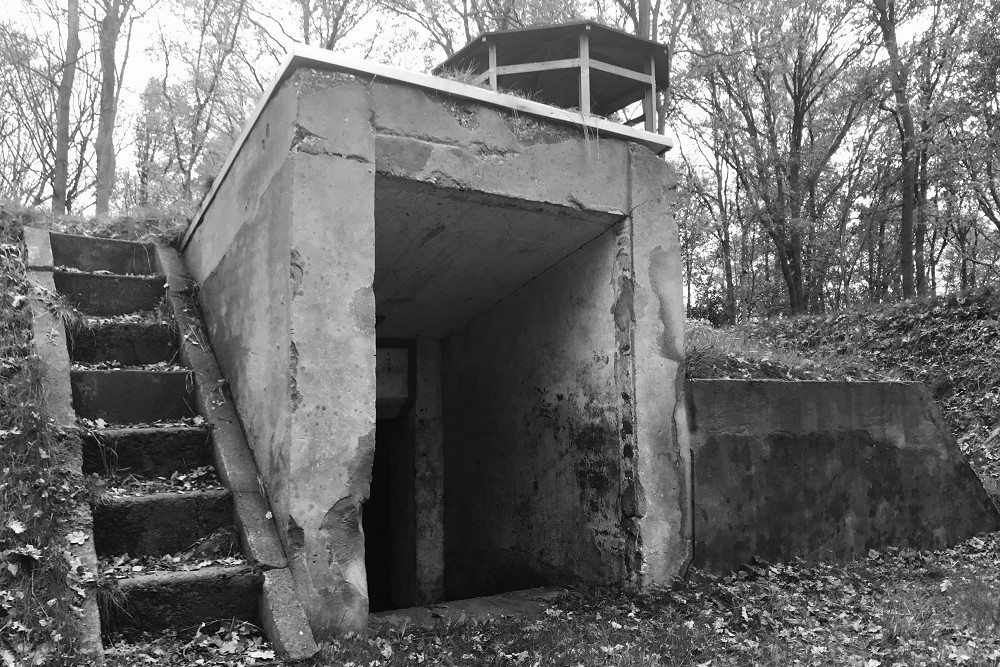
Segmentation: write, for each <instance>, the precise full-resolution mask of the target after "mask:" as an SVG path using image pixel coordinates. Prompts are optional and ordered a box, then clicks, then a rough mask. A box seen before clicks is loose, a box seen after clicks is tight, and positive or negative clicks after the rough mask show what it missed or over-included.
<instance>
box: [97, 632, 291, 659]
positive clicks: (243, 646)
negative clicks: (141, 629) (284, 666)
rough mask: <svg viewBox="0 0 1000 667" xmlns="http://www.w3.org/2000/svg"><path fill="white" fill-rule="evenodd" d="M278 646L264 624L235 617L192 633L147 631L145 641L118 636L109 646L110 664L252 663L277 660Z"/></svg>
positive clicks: (106, 654)
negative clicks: (154, 633) (268, 637)
mask: <svg viewBox="0 0 1000 667" xmlns="http://www.w3.org/2000/svg"><path fill="white" fill-rule="evenodd" d="M276 657H277V656H276V654H275V652H274V649H273V648H272V647H271V646H270V644H268V642H267V640H266V638H265V637H264V635H263V633H262V632H261V630H260V628H258V627H256V626H255V625H252V624H250V623H245V622H241V621H231V622H223V623H214V624H212V625H211V626H210V625H206V624H204V623H203V624H201V625H200V626H199V627H198V628H197V630H196V631H195V632H194V635H193V636H192V635H191V634H190V631H189V634H187V635H184V636H182V635H179V634H178V633H176V632H173V631H167V632H165V633H163V634H161V635H158V636H152V635H145V636H144V638H143V639H142V641H136V642H126V641H122V640H120V639H115V640H114V641H113V642H112V644H111V645H110V646H107V647H106V648H105V661H106V664H107V665H108V666H109V667H133V666H134V665H144V664H148V665H164V666H171V667H172V666H175V665H178V666H179V665H206V666H207V665H219V666H225V667H251V666H253V665H265V664H277V663H276V662H275V660H276Z"/></svg>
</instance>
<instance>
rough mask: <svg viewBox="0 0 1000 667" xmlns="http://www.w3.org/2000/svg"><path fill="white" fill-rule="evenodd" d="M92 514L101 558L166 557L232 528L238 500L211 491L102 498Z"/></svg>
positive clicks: (96, 545) (218, 491)
mask: <svg viewBox="0 0 1000 667" xmlns="http://www.w3.org/2000/svg"><path fill="white" fill-rule="evenodd" d="M93 513H94V547H95V548H96V549H97V555H98V556H117V555H121V554H126V553H127V554H129V555H130V556H162V555H164V554H173V553H178V552H181V551H184V550H186V549H188V548H190V547H192V546H193V545H194V544H195V543H196V542H197V541H198V540H200V539H202V538H204V537H207V536H209V535H211V534H212V533H213V532H214V531H215V530H217V529H218V528H222V527H223V526H229V525H232V523H233V497H232V494H230V493H229V491H226V490H222V489H219V490H216V489H211V490H204V491H189V492H185V493H151V494H148V495H144V496H125V497H121V498H103V499H101V500H100V501H99V502H98V503H96V504H95V505H94V507H93Z"/></svg>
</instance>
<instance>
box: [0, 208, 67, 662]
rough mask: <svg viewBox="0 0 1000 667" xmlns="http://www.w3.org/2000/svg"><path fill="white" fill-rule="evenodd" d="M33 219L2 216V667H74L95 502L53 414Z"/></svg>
mask: <svg viewBox="0 0 1000 667" xmlns="http://www.w3.org/2000/svg"><path fill="white" fill-rule="evenodd" d="M23 222H24V216H22V215H20V214H17V213H16V212H13V213H12V212H11V211H8V210H7V209H3V208H0V517H3V519H2V522H0V664H4V665H21V664H39V665H41V664H59V663H60V662H64V661H65V662H70V658H68V657H67V656H72V654H73V653H74V651H75V647H76V645H77V642H78V641H79V638H78V637H77V633H76V630H75V628H76V618H77V616H78V614H79V613H80V603H81V602H82V599H83V588H82V585H83V584H85V583H86V582H84V581H83V580H82V578H81V576H80V575H81V571H80V570H79V569H77V566H78V564H77V563H74V561H73V558H72V556H71V554H70V552H69V550H68V543H67V538H68V536H71V535H76V534H78V531H74V526H73V525H72V521H73V517H74V515H75V508H76V507H77V505H78V504H79V503H81V502H85V501H86V489H85V487H84V484H83V482H82V477H81V476H80V474H79V472H76V473H75V474H74V472H73V471H72V469H71V468H70V467H69V466H68V465H67V460H66V459H67V452H68V451H69V449H70V447H71V446H76V445H78V443H76V442H73V439H74V438H76V435H75V434H72V433H63V432H60V431H59V430H57V429H56V428H54V427H53V425H52V423H51V421H50V420H49V417H48V415H47V414H46V408H45V402H44V397H43V396H42V391H41V383H40V377H41V375H40V370H39V366H38V359H37V358H36V357H34V356H33V354H32V352H31V346H32V343H31V310H30V307H29V305H28V297H29V294H30V292H31V290H32V289H33V287H32V286H31V285H30V284H29V283H28V280H27V276H26V272H25V265H24V257H23V252H22V244H21V243H22V224H23Z"/></svg>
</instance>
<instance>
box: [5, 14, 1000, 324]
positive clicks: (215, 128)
mask: <svg viewBox="0 0 1000 667" xmlns="http://www.w3.org/2000/svg"><path fill="white" fill-rule="evenodd" d="M998 10H1000V4H998V3H996V2H994V1H991V0H900V2H895V1H894V0H802V1H801V2H798V1H794V0H784V1H781V0H740V1H739V2H736V1H731V0H650V1H649V2H645V3H642V4H641V5H640V3H639V2H637V0H13V1H10V0H9V1H8V2H7V3H6V4H5V9H4V10H3V12H4V14H0V199H2V200H7V201H10V202H14V203H18V204H21V205H26V206H34V207H44V208H51V209H52V210H53V211H55V212H60V213H61V212H69V213H73V212H76V213H96V214H98V215H105V214H112V213H124V214H128V215H132V216H142V215H145V214H147V213H149V214H154V213H155V214H156V215H162V214H164V213H167V214H172V215H175V216H178V217H183V216H188V215H190V214H191V213H193V211H194V210H196V208H197V205H198V203H199V201H200V199H201V198H202V197H203V196H204V194H205V192H206V191H207V189H208V188H209V186H210V184H211V179H212V177H213V176H214V175H215V173H216V171H217V169H218V167H219V166H220V164H221V163H222V161H223V160H224V159H225V157H226V154H227V153H228V151H229V150H230V148H231V147H232V145H233V142H234V141H235V138H236V137H237V135H238V134H239V132H240V130H241V128H242V126H243V124H244V122H245V120H246V118H247V116H248V114H249V113H250V111H251V110H252V108H253V106H254V104H255V103H256V101H257V99H258V97H259V96H260V94H261V92H262V90H263V89H264V87H265V86H266V85H267V84H268V82H269V80H270V78H271V76H272V75H273V73H274V71H275V69H276V67H277V65H278V63H279V62H280V61H281V59H282V58H283V57H284V55H285V53H286V52H287V50H288V49H289V48H290V45H291V44H292V43H294V42H301V43H305V44H312V45H317V46H321V47H324V48H328V49H332V50H334V51H339V52H345V53H349V54H353V55H357V56H360V57H364V58H370V59H373V60H377V61H380V62H383V63H387V64H391V65H397V66H402V67H406V68H408V69H417V70H428V69H430V68H431V67H432V66H434V65H436V64H437V63H439V62H441V61H442V60H444V59H445V58H446V57H447V56H449V55H451V54H453V53H455V52H456V51H457V50H458V49H460V48H461V47H462V46H464V44H465V43H466V42H467V41H469V40H470V39H473V38H475V37H476V36H477V35H479V34H480V33H482V32H485V31H493V30H504V29H510V28H518V27H525V26H530V25H538V24H549V23H557V22H563V21H571V20H579V19H593V20H597V21H600V22H603V23H606V24H608V25H611V26H614V27H617V28H620V29H622V30H625V31H627V32H630V33H632V34H637V35H641V36H646V37H648V38H651V39H654V40H657V41H660V42H662V43H664V44H666V45H667V46H668V47H669V49H670V56H671V60H672V64H671V71H670V80H671V82H670V86H669V88H668V89H667V90H665V91H663V92H662V93H661V96H660V99H659V101H658V102H659V123H660V129H661V131H665V132H668V133H673V134H675V135H676V136H677V138H678V142H677V147H676V148H675V149H674V150H673V151H671V153H670V154H669V155H668V158H667V159H668V160H670V161H672V162H673V163H674V164H675V165H676V167H677V171H678V174H679V176H680V181H681V186H680V189H679V192H678V198H677V206H676V215H677V219H678V222H679V223H680V228H681V241H682V244H683V248H684V271H685V291H686V303H687V308H688V316H689V317H692V318H700V319H705V320H708V321H710V322H711V323H713V324H716V325H719V324H724V323H736V322H745V321H750V320H754V319H758V318H760V317H764V316H770V315H775V314H798V313H806V312H812V313H819V312H827V311H831V310H837V309H842V308H845V307H848V306H851V305H855V304H861V303H881V302H891V301H899V300H904V299H910V298H914V297H918V296H921V295H930V294H942V293H951V292H955V291H968V290H973V289H977V288H992V287H996V286H1000V264H998V262H997V259H998V256H1000V130H998V124H1000V26H998V22H997V14H998ZM515 92H516V91H515Z"/></svg>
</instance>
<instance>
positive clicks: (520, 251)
mask: <svg viewBox="0 0 1000 667" xmlns="http://www.w3.org/2000/svg"><path fill="white" fill-rule="evenodd" d="M673 182H674V177H673V174H672V172H671V171H670V169H669V168H668V167H666V166H665V165H663V163H662V162H660V161H658V160H657V159H656V158H655V157H654V156H653V153H652V152H651V151H650V150H649V149H647V148H645V147H639V146H630V144H629V143H628V142H626V141H622V140H621V139H614V138H608V137H605V136H592V135H591V136H588V135H587V134H586V133H584V132H581V130H580V129H579V128H574V127H568V126H565V125H556V124H550V123H547V122H546V121H540V120H538V119H536V118H532V117H527V116H523V115H519V114H517V113H514V112H511V111H505V110H502V109H495V108H490V107H488V106H486V105H482V104H479V103H475V102H470V101H468V100H457V99H452V98H448V97H446V96H443V95H441V96H438V95H435V94H430V93H427V92H425V91H421V90H419V89H416V88H413V87H410V86H407V85H403V84H400V83H394V82H391V81H389V82H386V81H384V80H381V79H380V80H379V81H378V82H376V83H372V82H370V81H369V80H366V79H365V78H364V77H361V76H356V75H348V74H343V73H330V72H318V71H313V70H309V69H306V68H301V69H299V70H297V71H295V72H294V73H292V74H291V75H290V76H289V77H287V79H285V80H284V81H283V83H282V84H281V85H280V86H279V87H278V88H277V89H276V92H275V93H274V95H273V96H272V97H271V98H270V100H269V101H268V103H267V104H266V105H264V106H263V107H262V110H261V111H260V114H259V116H258V118H257V120H256V122H255V123H254V125H253V127H252V128H251V129H250V130H249V134H248V137H247V139H246V141H244V142H243V143H242V144H241V145H240V147H239V148H238V149H237V152H236V154H235V156H234V157H233V159H232V164H231V167H229V169H228V171H227V172H226V174H225V178H223V179H221V180H220V181H219V182H218V183H217V184H216V186H215V188H214V191H213V199H212V201H211V203H210V204H209V205H208V206H207V207H206V208H205V210H204V213H203V215H202V216H201V218H200V219H199V220H198V221H196V223H195V224H194V225H193V226H192V228H191V230H190V234H189V242H188V243H187V245H186V247H185V251H184V252H185V257H186V259H187V261H188V263H189V266H190V268H191V272H192V274H193V276H194V278H195V279H196V281H197V282H198V283H199V285H200V286H201V289H200V292H199V296H200V300H201V304H202V308H203V311H204V313H205V321H206V324H207V329H208V334H209V336H210V338H211V340H212V344H213V347H214V349H215V350H216V354H217V356H218V359H219V363H220V366H221V367H222V370H223V371H224V372H225V375H226V376H227V377H228V378H229V380H230V383H231V384H230V386H231V388H232V391H233V397H234V400H235V403H236V406H237V408H238V410H239V414H240V418H241V420H242V422H243V424H244V427H245V429H246V433H247V437H248V441H249V442H250V445H251V447H252V448H253V451H254V455H255V458H256V460H257V462H258V465H259V468H260V473H261V478H262V480H263V483H264V486H265V488H266V490H267V495H268V497H269V498H270V501H271V506H272V508H273V509H274V512H275V518H276V521H277V524H278V530H279V534H280V536H281V539H282V542H283V544H284V546H285V549H286V552H287V553H288V555H289V559H290V564H291V570H292V574H293V577H294V580H295V585H296V590H297V592H298V594H299V596H300V598H301V599H302V600H303V604H304V606H305V609H306V611H307V614H308V617H309V619H310V623H311V626H312V629H313V631H314V633H315V634H316V636H317V637H319V638H324V637H327V636H330V635H331V634H334V633H336V632H343V631H348V630H360V629H362V628H363V627H364V625H365V623H366V620H367V611H368V610H367V607H368V600H367V596H368V592H367V584H366V575H365V562H364V558H365V554H364V541H363V537H362V530H361V525H360V513H359V510H360V508H361V505H362V503H363V502H365V500H366V498H367V497H368V494H369V484H370V477H371V468H372V461H373V459H374V456H375V443H376V439H375V432H374V427H375V419H376V416H377V415H384V414H385V413H384V411H385V410H389V412H393V413H396V412H398V413H399V414H398V415H396V416H397V417H398V420H399V421H400V423H401V426H400V428H402V429H403V430H404V432H405V433H406V437H405V439H406V440H407V441H409V442H412V447H413V448H414V451H413V452H412V455H411V456H410V457H409V458H403V459H399V461H401V462H402V463H398V462H397V465H400V466H402V467H401V468H399V470H398V472H399V474H408V475H410V476H411V481H410V482H409V484H411V485H412V488H415V489H417V491H416V498H413V499H410V501H409V505H408V507H407V508H402V507H401V508H398V510H399V511H404V510H405V511H404V513H405V514H407V516H409V517H411V518H407V519H405V521H403V522H402V523H399V522H397V523H396V524H394V525H392V526H391V527H390V530H391V531H394V532H393V534H394V535H395V536H396V538H397V539H398V540H402V541H405V540H406V539H409V541H410V544H409V546H407V547H406V549H408V550H409V553H408V554H406V553H396V554H394V555H393V556H392V558H393V559H394V562H398V563H400V565H399V570H398V572H399V573H403V571H404V569H407V568H409V570H408V571H410V572H412V573H413V574H412V575H408V576H409V581H412V582H413V583H412V586H413V588H414V592H413V594H412V595H413V599H420V600H422V601H435V600H434V598H435V597H438V598H439V596H441V595H442V594H444V595H446V596H453V595H461V594H462V593H461V591H469V592H470V593H468V594H475V593H478V592H496V591H497V590H502V589H505V588H508V589H509V588H510V587H517V588H521V587H524V586H526V585H535V584H548V583H552V582H553V581H556V580H558V581H563V580H585V581H600V582H608V581H621V580H626V579H628V580H634V581H639V580H640V579H641V578H642V577H643V576H645V580H646V581H667V580H669V578H670V577H671V576H673V575H675V574H677V573H678V572H679V571H680V569H681V568H682V567H683V565H684V563H686V561H687V558H688V554H689V548H688V547H687V545H686V543H685V542H684V541H683V538H684V536H685V535H689V533H690V531H689V529H688V528H687V527H686V526H687V523H688V522H689V520H690V518H689V512H688V508H687V506H683V503H685V502H688V499H689V493H688V490H687V488H686V485H687V484H688V483H689V479H688V477H689V473H688V465H687V463H686V462H687V458H686V452H685V451H684V449H685V447H686V446H687V443H686V441H685V440H684V439H683V437H682V436H681V435H679V431H680V430H683V428H682V425H681V426H680V427H679V426H677V424H676V416H675V408H676V405H677V402H678V399H679V397H680V395H681V394H680V393H679V392H680V391H681V387H680V385H679V384H678V383H677V377H678V376H677V373H678V372H679V370H678V369H679V367H680V366H679V365H678V363H677V361H678V358H677V357H676V355H675V354H674V350H677V349H680V343H679V338H678V340H677V341H672V340H671V341H667V340H666V339H667V338H669V337H670V336H679V335H680V330H681V322H682V317H683V310H682V309H679V308H678V309H676V310H674V309H673V306H674V305H675V304H679V299H680V270H679V268H678V267H679V264H677V262H679V259H678V257H677V254H676V239H675V237H676V228H675V226H674V225H673V222H672V218H671V216H670V213H669V201H668V197H669V196H670V192H671V188H672V185H673ZM630 212H632V217H631V218H630V217H629V214H630ZM633 224H634V225H635V230H633ZM633 242H636V243H637V246H636V257H638V258H640V262H641V265H637V267H636V268H635V270H633V268H632V262H633V258H632V254H631V252H630V250H631V247H632V245H633ZM626 250H628V252H627V251H626ZM553 267H555V268H553ZM639 274H641V275H639ZM670 276H674V278H670ZM633 283H634V284H633ZM636 286H637V287H636ZM637 289H639V290H642V289H645V290H646V292H647V293H648V294H649V295H650V296H649V298H648V299H647V301H648V304H649V305H648V307H645V306H644V308H643V309H639V308H636V309H635V312H633V304H632V294H633V293H634V292H636V290H637ZM674 292H676V294H674ZM623 295H624V296H623ZM645 303H646V302H644V304H645ZM376 322H378V326H377V332H378V333H377V335H378V336H379V337H380V338H393V339H401V340H407V341H415V342H416V345H417V350H418V352H417V357H418V359H417V363H416V369H415V371H414V373H415V376H414V377H408V378H407V384H408V385H409V387H408V388H409V389H411V390H413V389H415V393H414V394H412V395H411V394H408V395H407V400H406V401H403V400H402V397H400V396H399V395H398V392H395V393H396V398H397V399H398V400H396V402H395V403H393V404H392V405H389V404H388V403H387V402H385V401H384V400H383V402H382V404H381V410H379V409H377V405H378V403H379V400H378V399H379V397H380V396H383V397H385V396H386V394H385V393H380V392H384V391H385V388H386V387H387V386H389V385H390V384H392V382H389V380H390V379H391V378H388V377H387V376H385V370H384V368H385V367H383V371H382V372H381V373H380V372H379V371H378V370H377V369H376V363H375V361H376V346H375V339H376ZM515 322H516V325H515V324H514V323H515ZM518 327H521V328H523V329H524V333H523V334H521V333H520V332H518V333H517V335H512V332H515V331H518ZM633 336H638V339H637V340H638V343H641V344H639V345H637V346H636V348H634V349H633V347H632V343H631V342H630V341H631V340H632V337H633ZM508 339H509V340H508ZM438 341H440V342H438ZM434 346H437V347H438V348H439V349H441V350H443V351H444V352H443V353H438V352H434V349H435V347H434ZM421 348H422V349H421ZM435 354H437V355H439V358H438V357H435ZM647 366H648V368H647ZM473 368H475V369H477V370H475V371H474V370H472V369H473ZM635 368H639V369H640V370H641V371H642V372H641V373H639V374H636V373H634V372H633V370H632V369H635ZM377 379H378V380H379V382H377V381H376V380H377ZM637 379H638V380H640V381H642V382H646V383H647V384H646V385H642V387H652V386H654V385H655V384H656V383H660V382H661V381H663V380H664V379H666V382H665V383H664V385H663V386H664V387H665V388H664V389H662V391H660V392H659V393H655V394H654V392H653V391H652V390H651V389H649V388H642V391H644V392H645V394H644V396H646V400H648V401H649V405H648V410H649V417H648V420H647V423H648V424H649V426H648V428H646V429H645V430H642V426H641V422H640V423H639V426H637V423H636V421H635V418H634V416H633V415H632V412H631V410H632V409H633V408H632V404H633V402H634V400H635V399H634V398H633V397H634V396H635V393H636V381H637ZM393 381H395V380H393ZM380 384H381V389H380V388H379V385H380ZM560 396H562V400H560V398H559V397H560ZM476 410H480V413H479V418H480V419H481V422H482V423H477V422H476V416H475V414H476V413H475V411H476ZM546 410H548V412H546ZM507 446H509V447H510V451H504V447H507ZM549 448H551V450H550V449H549ZM514 452H518V453H519V454H521V459H520V460H518V458H517V456H516V455H515V454H514ZM477 454H478V455H481V456H482V463H481V464H477V463H476V460H475V458H476V455H477ZM643 457H649V460H648V462H647V464H646V467H645V468H643V467H641V466H638V465H637V464H636V461H642V460H643ZM407 462H408V463H407ZM487 462H488V463H489V464H490V465H497V466H505V465H507V464H508V463H510V464H511V465H512V470H513V471H514V474H512V475H510V478H509V479H505V478H504V477H502V476H499V475H497V474H490V471H489V470H488V469H487V467H486V464H487ZM659 465H665V466H666V467H665V469H664V470H659V469H656V468H655V467H656V466H659ZM450 471H454V472H450ZM646 473H649V479H648V481H649V484H650V487H649V491H650V494H651V496H652V497H653V498H654V499H655V500H656V502H657V503H658V504H657V505H655V506H656V507H657V508H660V507H665V506H667V505H668V504H669V503H670V502H678V503H681V504H682V506H681V507H677V508H671V509H670V512H669V513H667V514H666V515H665V516H664V517H662V518H657V520H656V522H652V521H650V522H648V523H647V524H646V526H648V539H647V540H645V541H644V540H643V535H642V534H641V533H642V531H643V530H645V529H646V528H644V526H643V525H642V524H640V523H639V522H638V520H639V519H640V518H642V517H644V516H645V509H644V508H645V505H644V504H643V503H640V502H639V501H638V500H637V499H638V498H643V497H644V496H643V493H644V486H643V485H644V484H645V483H646V481H647V480H646V479H644V478H643V474H646ZM413 480H419V482H415V481H413ZM536 482H537V485H536ZM477 487H478V488H477ZM443 489H448V492H447V493H443V494H442V490H443ZM452 490H454V491H455V494H456V495H454V496H453V495H452ZM476 491H479V492H481V493H482V497H481V498H476V499H475V501H474V502H473V503H472V504H471V505H470V506H468V507H462V505H463V504H464V500H463V499H464V498H465V497H473V496H474V495H475V492H476ZM442 495H443V498H442ZM486 498H489V499H491V500H486ZM623 499H624V502H623ZM449 517H450V518H449ZM449 525H451V526H452V528H449ZM474 525H478V526H487V527H486V528H481V529H478V528H477V531H478V532H477V533H475V534H473V533H470V534H469V536H468V539H469V542H468V545H466V546H461V545H460V542H461V539H462V537H461V536H462V535H463V534H464V531H466V530H467V527H469V526H474ZM449 532H452V533H454V534H453V535H451V536H449ZM407 535H410V536H411V537H409V538H407ZM449 543H450V544H451V545H452V547H449V548H448V549H447V551H448V552H449V553H451V554H452V555H451V557H450V558H446V564H445V567H444V572H442V571H441V566H440V565H439V564H437V565H435V562H436V563H440V554H441V553H442V552H443V551H445V550H446V549H445V547H443V546H442V545H443V544H449ZM647 545H648V546H649V547H650V548H651V549H652V551H651V552H650V553H654V554H656V556H655V558H653V559H652V560H650V561H649V562H648V563H647V562H646V560H645V559H644V556H643V552H642V549H643V548H645V547H646V546H647ZM495 549H500V551H499V552H497V551H495ZM472 554H475V557H479V555H480V554H482V556H483V558H484V559H485V560H483V561H482V563H481V564H483V563H485V564H488V565H489V566H490V567H483V568H482V569H484V570H493V571H495V572H496V574H495V575H492V576H490V577H483V576H480V575H477V574H475V572H474V571H473V568H472V567H470V566H467V565H463V564H462V559H463V558H466V557H469V556H471V555H472ZM404 560H405V561H406V563H405V567H404V564H403V561H404ZM412 563H415V565H412ZM452 563H453V564H454V567H455V568H456V571H455V572H454V573H450V572H449V569H450V568H451V564H452ZM494 566H495V567H494ZM643 568H646V572H647V573H646V574H645V575H644V574H643ZM449 577H451V578H452V579H450V580H453V581H454V582H456V583H454V585H448V586H447V588H448V590H447V591H445V590H444V588H445V586H444V584H443V582H444V580H445V579H449ZM414 578H415V579H414ZM406 579H407V577H405V576H404V577H402V579H400V580H401V581H403V580H406ZM407 585H410V584H407ZM452 588H454V590H452ZM472 591H475V593H473V592H472Z"/></svg>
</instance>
